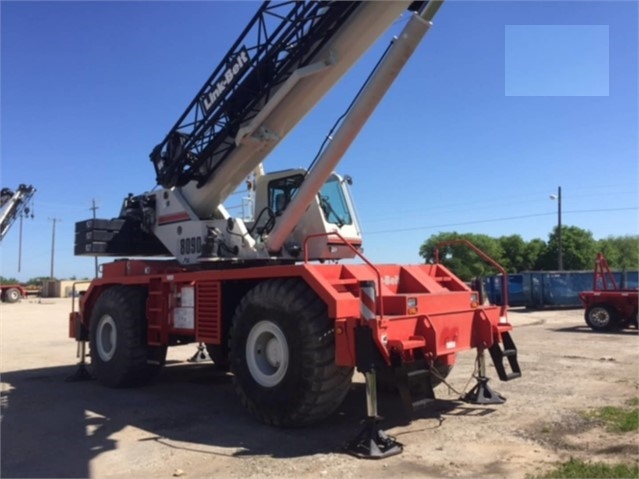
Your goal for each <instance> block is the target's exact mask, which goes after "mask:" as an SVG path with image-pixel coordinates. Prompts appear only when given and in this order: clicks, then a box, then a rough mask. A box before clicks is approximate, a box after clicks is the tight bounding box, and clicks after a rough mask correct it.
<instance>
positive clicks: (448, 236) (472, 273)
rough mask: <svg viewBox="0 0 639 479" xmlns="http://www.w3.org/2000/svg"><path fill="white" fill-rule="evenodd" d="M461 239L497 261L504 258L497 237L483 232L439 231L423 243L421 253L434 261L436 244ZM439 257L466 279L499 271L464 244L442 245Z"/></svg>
mask: <svg viewBox="0 0 639 479" xmlns="http://www.w3.org/2000/svg"><path fill="white" fill-rule="evenodd" d="M459 239H466V240H468V241H470V242H471V243H472V244H474V245H475V246H477V247H478V248H479V249H481V250H482V251H483V252H484V253H486V254H487V255H488V256H490V257H492V258H493V259H494V260H495V261H497V262H500V261H501V260H502V256H503V253H502V249H501V246H500V245H499V242H498V241H497V240H496V239H495V238H492V237H490V236H487V235H483V234H470V233H469V234H459V233H457V232H452V233H438V234H436V235H433V236H431V237H430V238H428V239H427V240H426V241H425V242H424V243H422V245H421V247H420V248H419V254H420V256H421V257H422V258H424V259H425V260H426V262H433V261H434V250H435V246H436V245H437V244H438V243H441V242H444V241H451V240H459ZM439 259H440V262H441V263H442V264H443V265H444V266H446V267H447V268H449V269H450V270H451V271H452V272H453V273H454V274H455V275H457V276H458V277H459V278H461V279H462V280H464V281H469V280H471V279H473V278H475V277H478V276H487V275H491V274H495V273H496V272H497V271H496V270H495V268H494V267H492V266H491V265H489V264H488V263H486V262H485V261H484V260H483V259H481V258H480V257H479V256H477V254H476V253H475V252H474V251H473V250H471V249H470V248H469V247H468V246H466V245H463V244H454V245H449V246H443V247H441V248H440V249H439Z"/></svg>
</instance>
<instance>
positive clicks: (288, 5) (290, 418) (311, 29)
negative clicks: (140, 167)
mask: <svg viewBox="0 0 639 479" xmlns="http://www.w3.org/2000/svg"><path fill="white" fill-rule="evenodd" d="M440 5H441V2H440V1H429V2H402V1H396V2H326V1H323V2H283V3H275V4H271V3H268V2H267V3H265V4H263V5H262V6H261V7H260V8H259V10H258V12H257V13H256V15H255V16H254V17H253V19H252V20H251V21H250V22H249V24H248V26H247V27H246V28H245V29H244V31H243V32H242V34H241V35H240V37H239V38H238V40H237V41H236V42H235V43H234V44H233V46H232V47H231V48H230V50H229V51H228V53H227V54H226V56H225V57H224V59H223V60H222V62H221V63H220V65H219V66H218V67H217V68H216V69H215V70H214V72H213V73H212V75H211V76H210V78H209V79H208V80H207V81H206V82H205V84H204V86H203V87H202V88H201V89H200V91H199V92H198V93H197V94H196V95H195V98H194V99H193V101H192V102H191V103H190V105H189V106H188V107H187V109H186V111H185V112H184V113H183V114H182V116H180V118H179V119H178V121H177V122H176V124H175V125H174V126H173V128H171V130H170V131H169V133H168V134H167V135H166V137H165V138H164V139H163V140H162V142H161V143H160V144H158V145H157V146H156V147H155V148H153V150H152V152H151V155H150V157H151V161H152V163H153V166H154V168H155V173H156V177H157V183H158V185H159V188H157V189H155V190H153V191H150V192H146V193H143V194H140V195H129V196H128V197H127V198H125V200H124V202H123V206H122V209H121V212H120V215H119V217H118V218H115V219H91V220H86V221H82V222H79V223H77V224H76V244H75V252H76V254H79V255H89V256H91V255H105V256H109V255H110V256H118V257H127V258H128V259H120V260H116V261H114V262H112V263H107V264H104V265H103V269H102V275H101V277H100V278H97V279H95V280H94V281H93V282H92V283H91V285H90V287H89V288H88V290H87V291H86V293H85V294H83V295H82V298H81V300H80V304H79V310H78V311H75V310H74V311H72V312H71V314H70V331H69V333H70V336H71V337H72V338H75V339H76V340H77V341H79V342H80V344H81V346H82V349H83V348H84V344H85V342H87V341H88V342H89V344H90V349H91V366H92V372H93V374H94V375H95V376H96V377H97V379H98V380H99V381H100V382H101V383H103V384H105V385H106V386H111V387H123V386H132V385H138V384H141V383H143V382H145V381H147V380H148V379H149V378H151V377H152V376H153V373H155V372H157V371H158V370H159V368H161V366H162V365H163V363H164V359H165V356H166V350H167V346H171V345H175V344H184V343H189V342H197V343H202V344H205V345H206V348H207V350H208V352H209V354H210V356H211V358H212V359H213V360H214V361H215V363H217V364H218V365H219V366H220V367H223V368H228V369H230V371H231V372H232V374H233V378H234V387H235V390H236V392H237V394H238V395H239V397H240V399H241V402H242V404H243V405H244V406H245V407H246V408H247V409H248V410H249V411H251V412H252V413H253V414H254V415H255V416H257V417H258V418H259V419H260V420H262V421H264V422H265V423H268V424H272V425H277V426H289V427H290V426H303V425H307V424H311V423H314V422H317V421H319V420H321V419H323V418H325V417H327V416H328V415H330V414H331V413H332V412H334V411H335V410H336V409H337V408H338V407H339V405H340V404H341V402H342V400H343V399H344V397H345V395H346V393H347V392H348V390H349V387H350V384H351V379H352V375H353V370H354V368H357V369H358V370H359V371H360V372H363V373H364V374H365V378H366V391H367V421H366V427H365V428H364V430H363V431H362V432H361V434H360V435H358V436H357V437H356V438H355V439H354V440H353V441H351V442H350V443H349V447H348V450H349V452H351V453H353V454H355V455H358V456H361V457H380V456H385V455H391V454H395V453H398V452H399V451H401V445H400V444H399V443H397V442H395V441H394V440H392V439H390V438H389V437H388V436H386V435H385V434H384V433H383V432H382V431H381V430H379V429H378V428H377V425H376V423H377V400H376V380H377V377H378V375H379V378H380V380H382V378H385V379H384V380H386V379H388V378H390V380H391V381H392V382H393V384H394V385H395V386H396V387H397V390H398V392H399V393H400V394H401V397H402V399H403V400H404V403H405V404H406V406H407V407H408V408H409V409H413V408H417V407H421V406H424V405H426V404H427V403H429V402H430V401H432V400H433V398H434V394H433V387H434V385H436V384H438V383H439V382H441V381H443V380H444V379H445V376H446V374H447V373H448V371H450V368H451V367H452V366H453V364H454V363H455V358H456V355H457V353H459V352H461V351H465V350H469V349H472V348H476V349H477V351H478V358H482V359H483V356H484V353H485V352H486V351H489V352H490V353H491V357H492V358H493V362H494V363H495V366H496V369H497V372H498V374H499V376H500V379H502V380H509V379H513V378H515V377H518V376H519V375H520V370H519V366H518V364H517V351H516V348H515V345H514V343H513V341H512V339H511V337H510V334H509V331H510V330H511V329H512V328H511V325H510V324H509V323H508V320H507V317H506V312H505V309H504V308H498V307H495V306H488V305H482V302H481V300H480V299H481V298H479V297H478V293H477V292H475V291H472V290H471V289H470V288H468V287H467V286H466V285H465V284H464V283H463V282H462V281H461V280H460V279H458V278H457V277H456V276H454V275H453V274H452V273H451V272H450V271H448V270H447V269H446V268H445V267H443V266H442V265H440V264H422V265H406V266H403V265H374V264H372V263H371V262H369V261H368V260H367V259H366V258H365V257H364V256H363V254H362V248H361V245H362V240H361V235H360V227H359V224H358V221H357V217H356V214H355V210H354V207H353V203H352V200H351V197H350V195H349V192H348V187H347V185H348V183H349V181H348V178H343V177H341V176H340V175H338V174H336V173H334V172H333V170H334V168H335V167H336V165H337V163H338V162H339V160H340V159H341V157H342V156H343V154H344V152H345V151H346V150H347V148H348V146H349V145H350V143H351V142H352V141H353V139H354V138H355V137H356V135H357V133H358V132H359V131H360V129H361V128H362V126H363V125H364V123H365V122H366V120H367V118H368V117H369V116H370V114H371V113H372V112H373V110H374V108H375V106H376V105H377V104H378V103H379V102H380V100H381V99H382V97H383V96H384V94H385V92H386V91H387V89H388V88H389V87H390V85H391V83H392V82H393V80H394V79H395V77H396V76H397V75H398V74H399V72H400V70H401V68H402V67H403V65H404V64H405V63H406V61H407V60H408V58H409V57H410V56H411V54H412V53H413V52H414V50H415V48H416V47H417V45H418V44H419V42H420V40H421V39H422V37H423V36H424V35H425V33H426V32H427V30H428V29H429V28H430V26H431V20H432V18H433V16H434V15H435V13H436V12H437V10H438V9H439V7H440ZM402 14H407V16H408V20H407V22H406V24H405V26H404V28H403V30H402V32H401V33H400V34H399V35H398V36H397V37H396V38H395V39H394V40H393V41H392V42H391V45H390V46H389V48H388V49H387V51H386V52H385V54H384V56H383V58H382V59H381V60H380V62H379V63H378V64H377V66H376V68H375V70H374V71H373V73H372V74H371V76H370V77H369V79H368V80H367V81H366V83H365V85H364V87H363V88H362V90H361V91H360V93H359V94H358V96H357V97H356V99H355V100H354V102H353V103H352V104H351V106H350V107H349V109H348V111H347V113H346V114H345V116H344V117H343V119H342V120H341V123H340V124H339V128H338V129H337V130H336V132H335V134H334V135H332V137H331V138H330V141H329V142H328V144H327V145H326V147H325V148H323V149H322V151H321V153H320V154H319V155H318V156H317V158H315V160H314V161H313V163H312V165H311V167H310V168H309V169H308V170H305V169H290V170H284V171H278V172H274V173H268V174H265V173H264V172H263V168H262V162H263V161H264V160H265V159H266V158H267V157H268V156H269V155H270V153H271V151H272V150H273V149H274V148H275V146H276V145H277V144H278V143H279V142H280V141H281V140H282V139H283V138H284V137H285V136H286V135H287V134H288V133H289V132H290V131H291V130H292V129H293V127H295V125H296V124H298V122H300V121H301V120H302V118H303V117H304V116H305V115H306V114H307V113H308V112H309V111H310V110H311V109H312V108H313V107H314V106H315V105H316V104H317V103H318V102H319V101H320V100H321V98H322V97H323V96H324V95H325V94H326V93H327V92H328V91H329V90H330V89H331V88H332V87H333V86H334V85H335V84H336V83H337V82H338V81H339V79H340V78H341V77H342V76H343V75H344V74H345V73H346V72H347V71H348V70H349V69H350V67H351V66H352V65H353V64H354V63H355V62H356V61H357V60H358V59H359V58H360V57H361V56H362V55H363V54H364V52H365V51H366V50H367V49H368V48H369V47H370V46H371V45H372V44H373V43H375V42H376V40H377V39H378V38H379V37H380V36H382V35H383V34H384V32H385V31H386V30H387V29H388V28H389V27H390V26H391V24H393V23H394V22H395V21H396V20H397V19H398V17H399V16H400V15H402ZM251 175H253V178H254V191H255V206H254V209H255V214H254V216H253V218H252V219H251V220H245V219H243V218H237V217H233V216H231V215H230V214H229V213H228V211H227V210H226V209H225V208H224V206H223V202H224V201H225V200H226V199H227V198H228V197H229V195H230V194H231V193H232V192H233V191H234V190H236V188H238V186H239V185H241V184H242V182H244V181H245V180H246V178H247V177H251ZM136 256H137V257H140V258H138V259H131V258H132V257H136ZM151 256H159V258H156V259H149V257H151ZM356 256H357V257H359V258H361V260H362V262H361V263H352V262H346V263H340V262H339V260H343V259H350V258H354V257H356ZM142 257H145V258H142ZM501 344H503V346H504V349H502V347H501ZM81 357H82V358H84V354H82V355H81ZM504 359H507V360H508V364H509V365H510V369H511V371H509V372H506V369H505V367H504ZM82 361H83V359H82ZM478 362H479V359H478ZM82 364H83V363H82V362H81V365H82ZM481 364H482V368H481V371H480V377H479V378H478V383H477V386H476V387H475V388H474V389H473V390H472V391H471V392H470V393H469V394H468V395H467V397H466V399H468V400H470V401H474V402H502V401H503V398H501V396H499V395H498V394H496V393H494V391H492V390H491V389H490V388H489V387H488V385H487V379H486V378H485V376H484V370H483V369H484V368H483V361H482V362H481Z"/></svg>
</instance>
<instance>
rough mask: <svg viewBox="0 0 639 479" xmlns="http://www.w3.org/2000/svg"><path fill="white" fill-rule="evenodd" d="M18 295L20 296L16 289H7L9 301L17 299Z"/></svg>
mask: <svg viewBox="0 0 639 479" xmlns="http://www.w3.org/2000/svg"><path fill="white" fill-rule="evenodd" d="M19 297H20V293H18V292H17V291H15V290H11V291H9V299H10V300H11V301H17V300H18V298H19Z"/></svg>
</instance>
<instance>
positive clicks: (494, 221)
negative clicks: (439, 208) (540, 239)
mask: <svg viewBox="0 0 639 479" xmlns="http://www.w3.org/2000/svg"><path fill="white" fill-rule="evenodd" d="M637 209H639V208H638V207H636V206H633V207H629V208H605V209H593V210H571V211H564V212H563V213H564V214H566V213H571V214H572V213H603V212H610V211H630V210H637ZM556 214H557V213H556V212H554V211H553V212H549V213H534V214H529V215H520V216H507V217H503V218H491V219H485V220H473V221H464V222H460V223H449V224H441V225H431V226H413V227H411V228H394V229H388V230H378V231H364V232H363V234H365V235H375V234H384V233H398V232H404V231H419V230H428V229H436V228H450V227H452V226H466V225H476V224H482V223H496V222H499V221H510V220H520V219H525V218H536V217H540V216H554V215H556Z"/></svg>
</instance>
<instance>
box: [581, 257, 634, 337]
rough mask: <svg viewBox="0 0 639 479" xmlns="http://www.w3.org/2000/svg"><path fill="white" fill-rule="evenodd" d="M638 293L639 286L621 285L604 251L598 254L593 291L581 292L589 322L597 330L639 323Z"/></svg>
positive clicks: (607, 329)
mask: <svg viewBox="0 0 639 479" xmlns="http://www.w3.org/2000/svg"><path fill="white" fill-rule="evenodd" d="M638 293H639V290H638V289H624V288H620V287H618V286H617V282H616V281H615V278H614V276H613V274H612V272H611V271H610V267H609V266H608V261H606V258H605V256H604V254H603V253H599V254H597V259H596V261H595V274H594V277H593V285H592V291H582V292H581V293H579V299H581V301H582V303H584V307H585V308H586V312H585V314H584V317H585V319H586V324H587V325H588V326H590V327H591V328H592V329H593V330H594V331H609V330H611V329H618V328H624V327H628V326H632V325H634V326H637V321H638V317H639V315H638V312H637V304H638Z"/></svg>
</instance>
